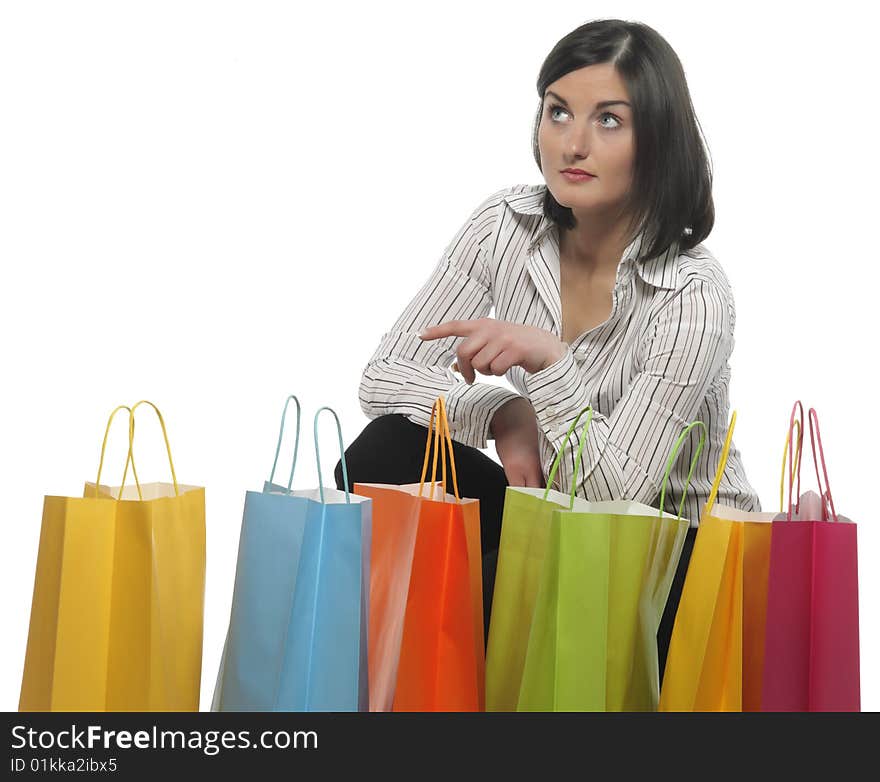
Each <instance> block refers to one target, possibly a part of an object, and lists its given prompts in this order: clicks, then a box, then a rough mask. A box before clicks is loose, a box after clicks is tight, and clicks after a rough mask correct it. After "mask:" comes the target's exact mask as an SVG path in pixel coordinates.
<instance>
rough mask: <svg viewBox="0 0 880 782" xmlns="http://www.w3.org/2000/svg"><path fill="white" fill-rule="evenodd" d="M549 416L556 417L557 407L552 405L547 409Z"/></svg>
mask: <svg viewBox="0 0 880 782" xmlns="http://www.w3.org/2000/svg"><path fill="white" fill-rule="evenodd" d="M547 415H550V416H553V415H556V406H555V405H550V406H548V407H547Z"/></svg>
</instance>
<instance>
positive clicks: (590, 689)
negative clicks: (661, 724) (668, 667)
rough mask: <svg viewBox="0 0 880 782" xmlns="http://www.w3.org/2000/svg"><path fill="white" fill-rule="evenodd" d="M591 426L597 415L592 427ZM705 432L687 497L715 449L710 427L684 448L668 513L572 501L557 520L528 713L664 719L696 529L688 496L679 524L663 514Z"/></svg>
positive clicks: (526, 695) (523, 701) (537, 625)
mask: <svg viewBox="0 0 880 782" xmlns="http://www.w3.org/2000/svg"><path fill="white" fill-rule="evenodd" d="M591 419H592V411H590V416H589V419H588V422H587V427H589V424H590V421H591ZM695 427H700V428H701V429H702V431H701V433H700V440H699V444H698V446H697V449H696V452H695V455H694V458H693V460H692V462H691V468H690V472H689V473H688V477H687V482H686V484H685V493H686V492H687V485H688V484H689V482H690V477H691V475H692V474H693V470H694V467H695V466H696V463H697V461H698V460H699V457H700V453H701V452H702V449H703V444H704V442H705V426H704V424H703V423H702V422H701V421H695V422H694V423H692V424H689V425H688V426H687V427H686V428H685V429H684V431H683V432H682V434H681V435H680V437H679V438H678V441H677V442H676V443H675V446H674V448H673V450H672V453H671V454H670V456H669V460H668V462H667V465H666V472H665V475H664V477H663V483H662V486H661V495H660V508H659V509H657V508H652V507H650V506H648V505H644V504H642V503H638V502H634V501H630V500H623V499H621V500H612V501H602V502H590V501H588V500H582V499H580V498H575V497H574V493H573V492H572V494H571V497H570V500H569V502H570V505H569V508H570V509H569V508H559V509H555V510H553V512H552V513H551V514H550V529H549V532H548V542H547V550H546V554H545V558H544V566H543V569H542V572H541V579H540V583H539V585H538V593H537V597H536V599H535V608H534V613H533V616H532V618H531V629H530V633H529V642H528V647H527V649H526V657H525V663H524V666H523V672H522V682H521V685H520V690H519V697H518V701H517V705H516V708H517V710H518V711H656V709H657V702H658V698H659V678H660V676H659V668H658V660H657V630H658V628H659V626H660V619H661V617H662V615H663V610H664V608H665V606H666V600H667V598H668V595H669V589H670V587H671V585H672V579H673V576H674V574H675V570H676V567H677V566H678V561H679V559H680V557H681V552H682V549H683V547H684V540H685V536H686V534H687V530H688V527H689V526H690V522H689V521H688V520H687V519H686V518H684V517H682V515H681V513H682V510H683V508H684V502H685V497H684V496H683V497H682V501H681V505H680V507H679V510H678V515H677V516H669V515H664V513H663V506H664V504H665V499H666V485H667V482H668V479H669V473H670V471H671V469H672V466H673V464H674V463H675V460H676V457H677V456H678V452H679V449H680V448H681V445H682V443H684V441H685V440H686V439H687V437H688V435H689V434H690V432H691V430H692V429H693V428H695ZM585 428H586V427H585ZM584 441H585V435H584V436H582V440H581V444H580V447H579V458H580V451H581V450H582V448H583V442H584ZM575 485H576V484H575ZM532 491H533V492H535V493H537V492H540V489H537V490H536V489H533V490H532ZM502 534H503V532H502Z"/></svg>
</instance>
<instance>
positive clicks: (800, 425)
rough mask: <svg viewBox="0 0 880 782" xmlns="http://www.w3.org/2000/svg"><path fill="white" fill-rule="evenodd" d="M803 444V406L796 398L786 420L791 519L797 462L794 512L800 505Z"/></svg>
mask: <svg viewBox="0 0 880 782" xmlns="http://www.w3.org/2000/svg"><path fill="white" fill-rule="evenodd" d="M798 408H800V411H801V415H800V419H799V420H797V421H795V417H794V414H795V411H796V410H797V409H798ZM795 423H797V424H798V438H797V462H795V453H794V449H795V445H794V437H793V434H794V426H795ZM810 434H811V435H812V429H811V430H810ZM803 446H804V406H803V404H801V400H800V399H798V400H797V402H795V403H794V406H793V407H792V408H791V418H790V419H789V421H788V520H789V521H791V490H792V489H793V488H794V472H795V464H797V503H796V504H795V513H797V512H798V511H799V510H800V507H801V462H802V461H803V460H802V459H801V449H802V448H803Z"/></svg>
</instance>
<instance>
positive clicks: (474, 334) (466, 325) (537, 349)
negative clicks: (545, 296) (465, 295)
mask: <svg viewBox="0 0 880 782" xmlns="http://www.w3.org/2000/svg"><path fill="white" fill-rule="evenodd" d="M419 336H420V337H421V338H422V339H424V340H431V339H439V338H440V337H464V338H465V339H464V341H463V342H462V343H461V344H459V346H458V350H457V351H456V355H457V358H458V360H457V361H456V364H457V365H458V367H459V369H458V371H459V372H461V374H462V375H463V376H464V379H465V382H466V383H473V382H474V379H475V375H474V370H475V369H476V370H477V371H478V372H480V373H482V374H484V375H501V376H503V375H505V374H506V373H507V370H508V369H510V368H511V367H513V366H521V367H522V368H523V369H525V371H526V372H528V373H530V374H532V373H534V372H539V371H540V370H542V369H544V368H545V367H548V366H550V364H553V363H555V362H556V361H559V359H561V358H562V357H563V356H564V355H565V349H566V345H565V343H564V342H562V341H561V340H560V339H559V338H558V337H557V336H556V335H555V334H551V333H550V332H549V331H545V330H544V329H539V328H537V327H535V326H526V325H523V324H521V323H509V322H508V321H504V320H497V319H496V318H479V319H478V320H450V321H447V322H446V323H441V324H439V325H437V326H429V327H428V328H426V329H425V330H424V331H422V333H421V334H419Z"/></svg>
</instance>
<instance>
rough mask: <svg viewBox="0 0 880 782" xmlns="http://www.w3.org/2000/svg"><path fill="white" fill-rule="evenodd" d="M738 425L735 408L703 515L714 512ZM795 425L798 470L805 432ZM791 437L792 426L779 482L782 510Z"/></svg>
mask: <svg viewBox="0 0 880 782" xmlns="http://www.w3.org/2000/svg"><path fill="white" fill-rule="evenodd" d="M735 426H736V410H734V411H733V412H732V413H731V415H730V426H729V427H728V429H727V437H726V438H725V440H724V448H723V449H722V450H721V457H720V458H719V459H718V469H717V470H716V471H715V480H714V482H713V483H712V491H711V492H710V494H709V499H708V500H707V501H706V507H705V508H704V509H703V515H704V516H708V515H709V514H710V513H711V512H712V508H714V507H715V498H716V496H717V495H718V487H719V486H720V485H721V478H722V476H723V475H724V470H725V468H726V467H727V457H728V455H729V453H730V444H731V442H732V441H733V429H734V427H735ZM794 426H796V427H797V430H798V437H797V442H798V446H797V451H796V452H795V455H794V468H793V471H796V470H797V465H798V464H799V462H800V449H801V443H802V440H803V433H802V432H801V427H800V424H799V423H798V422H797V421H795V422H794ZM790 437H791V428H789V431H788V433H787V434H786V436H785V451H784V452H783V454H782V479H781V481H780V484H779V506H780V511H781V510H782V501H783V499H782V498H783V488H784V486H785V466H786V462H787V461H788V448H789V443H790Z"/></svg>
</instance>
